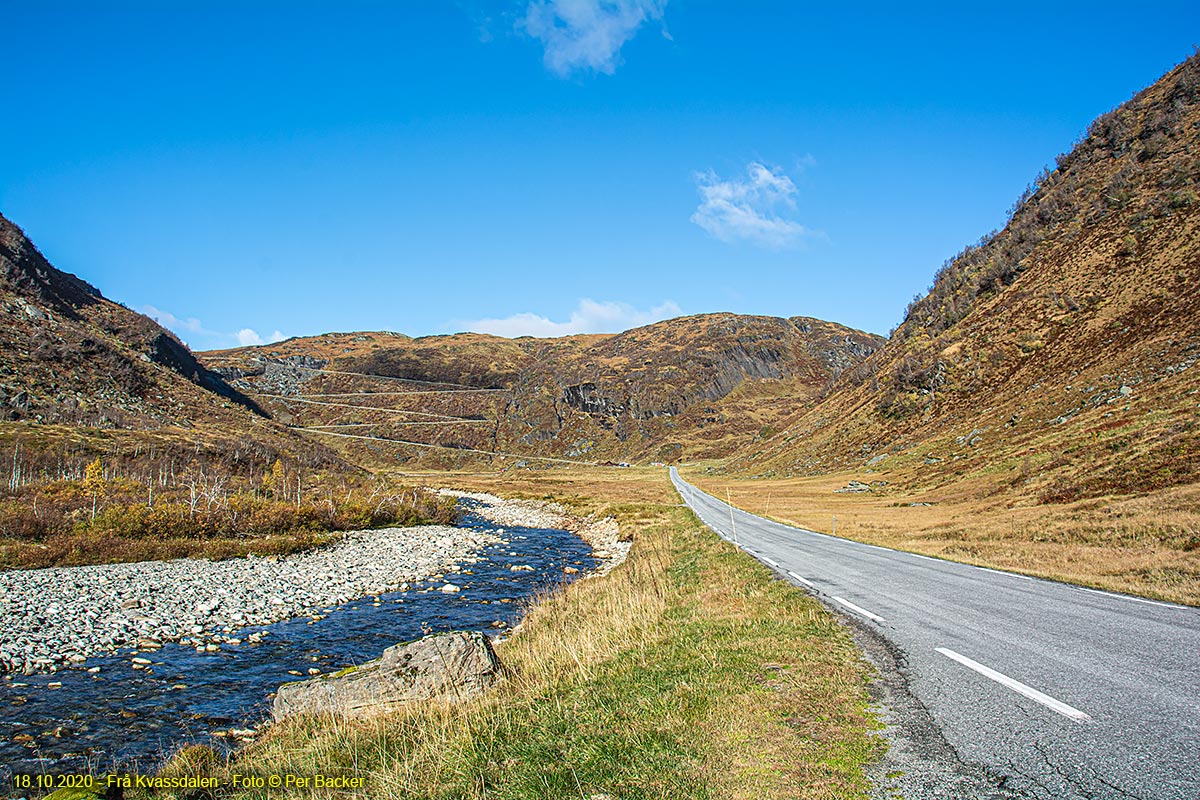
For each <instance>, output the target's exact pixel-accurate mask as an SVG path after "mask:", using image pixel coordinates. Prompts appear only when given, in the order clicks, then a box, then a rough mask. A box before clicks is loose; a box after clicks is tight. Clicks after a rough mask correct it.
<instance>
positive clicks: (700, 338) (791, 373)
mask: <svg viewBox="0 0 1200 800" xmlns="http://www.w3.org/2000/svg"><path fill="white" fill-rule="evenodd" d="M881 342H882V340H881V339H880V337H877V336H873V335H871V334H866V333H863V332H861V331H855V330H852V329H849V328H845V327H843V326H840V325H836V324H833V323H828V322H822V321H820V320H813V319H808V318H803V317H796V318H793V319H790V320H785V319H779V318H775V317H750V316H739V315H734V314H707V315H700V316H695V317H682V318H679V319H674V320H667V321H665V322H659V323H655V324H653V325H648V326H645V327H642V328H636V329H634V330H630V331H626V332H624V333H621V334H615V335H581V336H567V337H561V338H557V339H534V338H531V337H525V338H520V339H503V338H500V337H496V336H487V335H481V334H456V335H453V336H431V337H424V338H420V339H411V338H409V337H405V336H401V335H398V334H388V333H362V334H327V335H325V336H320V337H311V338H305V339H293V340H289V341H286V342H280V343H278V344H275V345H267V346H260V347H253V348H239V349H235V350H228V351H220V352H212V353H205V354H202V357H203V358H204V360H205V361H206V362H207V363H209V364H211V365H213V367H214V369H216V370H217V371H219V372H221V374H223V375H225V376H226V377H227V378H228V379H230V380H231V381H232V382H233V383H234V384H235V385H236V386H239V387H241V388H242V389H243V390H245V391H247V392H257V393H259V394H258V395H257V397H258V398H259V399H260V400H261V401H262V402H263V403H264V404H265V405H268V406H269V407H270V408H271V409H272V410H273V413H274V414H275V415H276V418H277V419H280V420H283V421H286V422H288V423H290V424H296V425H301V426H312V425H322V426H328V427H326V428H325V430H326V431H336V430H338V429H337V428H334V427H333V426H344V429H343V430H344V431H355V432H356V435H368V436H385V437H387V438H393V439H404V440H406V441H416V442H422V443H430V444H436V445H439V446H441V447H458V448H472V449H479V450H487V451H500V452H510V453H518V454H527V455H540V456H563V457H568V458H581V459H586V460H606V459H611V460H633V459H648V458H661V459H663V460H673V459H677V458H680V457H689V458H690V457H713V456H724V455H728V454H729V453H730V452H732V451H733V450H734V449H735V448H736V447H738V446H740V445H742V444H744V443H745V442H749V441H753V440H755V439H758V438H761V436H762V435H763V431H764V430H765V431H768V432H769V430H770V428H771V426H772V425H774V424H776V423H777V422H778V421H779V420H781V419H785V418H786V417H788V416H789V415H791V414H794V413H795V411H796V410H797V409H799V408H801V407H803V406H805V405H807V404H809V403H811V402H812V401H813V399H815V398H816V397H817V396H818V395H819V394H820V392H821V391H823V390H824V389H825V387H826V386H827V385H828V384H829V383H830V382H831V381H832V380H833V378H834V377H836V376H837V375H838V374H840V373H841V372H842V371H844V370H845V369H847V368H849V367H851V366H853V365H855V364H857V363H858V362H859V361H861V360H862V358H864V357H865V356H867V355H868V354H870V353H872V352H874V350H875V349H877V348H878V347H879V346H880V344H881ZM364 376H376V377H364ZM386 379H391V380H386ZM427 384H429V385H427ZM476 390H478V391H476ZM339 393H340V394H339ZM335 394H336V395H337V396H333V397H331V396H329V395H335ZM264 395H275V396H274V397H264ZM371 395H374V396H371ZM368 406H375V407H378V408H380V409H381V410H380V411H378V412H376V411H372V410H370V409H369V408H368ZM404 411H407V412H409V413H407V414H406V413H399V412H404ZM421 415H424V416H421ZM430 415H441V417H435V416H430ZM392 453H393V456H395V457H400V458H402V459H408V458H423V459H425V460H430V459H431V458H435V457H436V454H434V453H432V452H431V450H428V449H427V450H424V451H422V450H421V449H420V448H410V449H408V450H407V451H406V450H404V448H399V447H397V448H394V449H393V451H392ZM443 455H444V454H443Z"/></svg>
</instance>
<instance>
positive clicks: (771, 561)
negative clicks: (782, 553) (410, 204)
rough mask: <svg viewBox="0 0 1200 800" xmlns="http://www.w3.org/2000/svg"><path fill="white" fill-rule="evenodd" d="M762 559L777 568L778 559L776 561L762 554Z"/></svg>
mask: <svg viewBox="0 0 1200 800" xmlns="http://www.w3.org/2000/svg"><path fill="white" fill-rule="evenodd" d="M762 560H763V561H765V562H767V563H768V564H770V565H771V566H772V567H775V568H776V569H779V562H778V561H776V560H775V559H773V558H767V557H766V556H763V557H762Z"/></svg>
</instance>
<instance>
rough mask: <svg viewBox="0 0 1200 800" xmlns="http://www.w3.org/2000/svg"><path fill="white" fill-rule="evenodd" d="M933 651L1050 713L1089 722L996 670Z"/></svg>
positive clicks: (946, 651)
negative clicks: (1026, 698)
mask: <svg viewBox="0 0 1200 800" xmlns="http://www.w3.org/2000/svg"><path fill="white" fill-rule="evenodd" d="M935 649H936V650H937V651H938V652H939V653H941V654H942V655H944V656H945V657H946V658H949V659H952V660H954V661H957V662H958V663H960V664H962V665H963V666H964V667H967V668H968V669H973V670H975V671H976V672H978V673H979V674H980V675H982V676H984V677H985V678H990V679H991V680H994V681H995V682H996V683H998V684H1000V685H1002V686H1007V687H1008V688H1009V689H1012V690H1013V691H1014V692H1016V693H1017V694H1022V695H1025V696H1026V697H1028V698H1029V699H1030V700H1033V701H1035V702H1038V703H1041V704H1042V705H1044V706H1046V707H1047V708H1049V709H1050V710H1051V711H1057V712H1058V713H1059V714H1062V715H1063V716H1064V717H1069V718H1070V719H1073V720H1075V721H1076V722H1087V721H1089V720H1091V717H1090V716H1088V715H1087V714H1085V713H1084V712H1082V711H1080V710H1079V709H1078V708H1075V707H1073V706H1069V705H1067V704H1066V703H1064V702H1062V701H1061V700H1055V699H1054V698H1053V697H1051V696H1050V695H1048V694H1043V693H1042V692H1039V691H1038V690H1037V689H1034V688H1033V687H1032V686H1026V685H1025V684H1023V683H1021V682H1020V681H1018V680H1015V679H1013V678H1010V677H1008V676H1007V675H1005V674H1003V673H1001V672H997V671H996V670H994V669H992V668H991V667H985V666H984V665H983V664H980V663H979V662H978V661H972V660H971V659H969V658H967V657H966V656H964V655H961V654H959V653H956V652H954V651H953V650H950V649H947V648H945V647H938V648H935Z"/></svg>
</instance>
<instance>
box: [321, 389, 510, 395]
mask: <svg viewBox="0 0 1200 800" xmlns="http://www.w3.org/2000/svg"><path fill="white" fill-rule="evenodd" d="M507 391H509V390H508V389H412V390H410V391H407V392H323V393H320V394H305V393H301V394H300V395H299V397H404V396H406V395H410V394H480V393H483V392H507Z"/></svg>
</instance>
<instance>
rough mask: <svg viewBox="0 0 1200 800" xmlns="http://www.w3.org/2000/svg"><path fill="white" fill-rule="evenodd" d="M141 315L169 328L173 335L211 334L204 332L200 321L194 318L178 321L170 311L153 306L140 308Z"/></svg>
mask: <svg viewBox="0 0 1200 800" xmlns="http://www.w3.org/2000/svg"><path fill="white" fill-rule="evenodd" d="M142 313H143V314H145V315H146V316H147V317H149V318H150V319H152V320H154V321H155V322H157V323H158V324H159V325H162V326H163V327H164V328H170V329H171V330H172V331H174V332H175V333H179V334H182V333H184V332H187V333H202V334H208V333H212V331H208V330H205V329H204V326H203V325H202V324H201V323H200V320H198V319H196V318H195V317H188V318H187V319H180V318H179V317H177V316H175V315H174V314H172V313H171V312H170V311H163V310H162V309H161V308H155V307H154V306H142Z"/></svg>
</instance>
